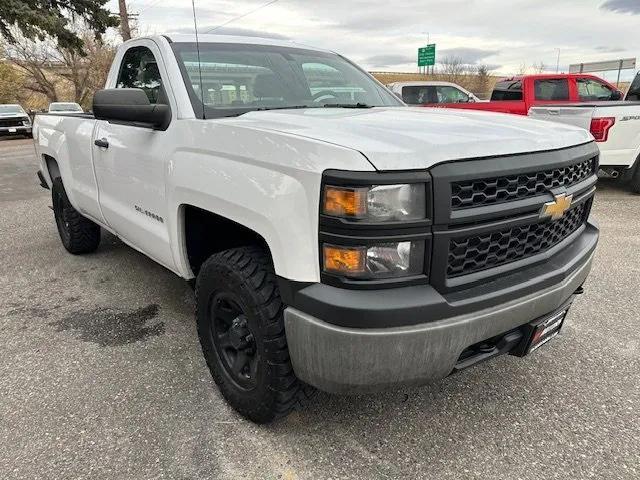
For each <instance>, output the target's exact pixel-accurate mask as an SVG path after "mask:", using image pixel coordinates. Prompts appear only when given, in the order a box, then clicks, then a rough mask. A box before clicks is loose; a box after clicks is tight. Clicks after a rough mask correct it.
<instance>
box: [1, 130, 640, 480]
mask: <svg viewBox="0 0 640 480" xmlns="http://www.w3.org/2000/svg"><path fill="white" fill-rule="evenodd" d="M36 168H37V167H36V161H35V157H34V152H33V147H32V145H31V141H28V140H0V255H1V257H0V258H1V259H2V267H1V268H0V478H2V479H39V480H43V479H76V478H78V479H79V478H83V479H84V478H86V479H92V480H96V479H124V478H136V479H138V478H140V479H160V478H162V479H165V478H166V479H191V478H234V479H235V478H259V479H263V478H264V479H277V478H283V479H308V478H319V479H329V478H334V479H338V478H340V479H342V478H361V479H372V478H433V479H476V478H477V479H542V478H544V479H556V478H557V479H585V478H597V479H622V478H628V479H637V478H640V360H639V353H640V320H639V315H638V302H640V299H639V296H638V292H639V291H640V258H639V257H640V255H639V252H640V221H639V219H640V197H637V196H633V195H631V194H630V193H628V192H627V191H625V190H624V189H623V188H621V187H620V186H618V185H616V184H614V183H605V184H603V185H601V186H600V191H599V192H598V196H597V201H596V205H595V210H594V215H595V217H596V218H597V220H598V221H599V222H600V226H601V229H602V238H601V243H600V247H599V252H598V257H597V261H596V264H595V269H594V271H593V274H592V276H591V277H590V280H589V281H588V283H587V285H586V295H583V296H582V297H581V298H579V299H578V300H577V302H576V304H575V305H574V307H573V309H572V311H571V313H570V315H569V318H568V324H567V326H566V327H565V329H564V332H563V334H562V335H561V336H560V337H559V338H558V339H557V340H555V341H553V342H551V343H550V344H549V345H548V346H546V347H544V348H542V349H540V350H539V351H538V352H536V353H535V354H534V355H533V356H532V357H530V358H529V359H527V360H520V359H516V358H513V357H503V358H500V359H498V360H496V361H493V362H490V363H487V364H483V365H480V366H478V367H476V368H473V369H470V370H467V371H465V372H463V373H461V374H459V375H456V376H454V377H449V378H447V379H445V380H443V381H440V382H438V383H435V384H433V385H430V386H427V387H423V388H419V389H406V390H399V391H394V392H388V393H385V394H381V395H376V396H359V397H335V396H329V395H325V394H320V395H318V396H317V397H316V399H315V401H314V403H313V404H312V405H311V406H310V408H308V409H307V410H305V411H304V412H300V413H295V414H293V415H291V416H290V417H288V418H287V419H285V420H284V421H281V422H279V423H276V424H273V425H270V426H266V427H261V426H256V425H253V424H251V423H249V422H247V421H245V420H243V419H242V418H240V417H239V416H238V415H236V414H235V413H234V411H232V410H231V409H230V408H229V407H227V406H226V404H225V402H224V401H223V400H222V398H221V396H220V395H219V394H218V391H217V390H216V388H215V385H214V383H213V381H212V380H211V377H210V375H209V372H208V370H207V368H206V365H205V362H204V360H203V358H202V356H201V353H200V347H199V344H198V340H197V336H196V329H195V322H194V318H193V308H194V307H193V294H192V291H191V290H190V288H189V286H188V285H187V284H186V283H185V282H184V281H182V280H181V279H179V278H177V277H176V276H174V275H173V274H172V273H170V272H169V271H166V270H164V269H163V268H162V267H160V266H158V265H156V264H155V263H153V262H152V261H151V260H149V259H147V258H146V257H144V256H143V255H141V254H139V253H137V252H136V251H134V250H132V249H131V248H129V247H127V246H125V245H124V244H123V243H121V242H120V241H119V240H117V239H116V238H114V237H113V236H105V237H104V239H103V243H102V245H101V247H100V249H99V250H98V252H97V253H96V254H93V255H88V256H84V257H75V256H72V255H69V254H67V253H66V252H65V251H64V249H63V247H62V245H61V244H60V241H59V239H58V234H57V232H56V229H55V225H54V221H53V214H52V212H51V211H50V210H49V208H47V207H48V205H49V204H50V199H49V196H48V191H45V190H43V189H41V188H40V187H39V186H38V185H37V183H36V179H35V176H34V172H35V170H36Z"/></svg>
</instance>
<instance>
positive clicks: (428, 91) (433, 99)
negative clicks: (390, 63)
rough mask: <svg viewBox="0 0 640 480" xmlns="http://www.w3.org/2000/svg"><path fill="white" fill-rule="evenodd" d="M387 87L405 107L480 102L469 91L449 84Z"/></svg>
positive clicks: (416, 84)
mask: <svg viewBox="0 0 640 480" xmlns="http://www.w3.org/2000/svg"><path fill="white" fill-rule="evenodd" d="M387 87H388V88H389V89H390V90H391V91H392V92H393V93H395V94H396V95H397V96H398V98H401V99H402V101H403V102H404V103H406V104H407V105H435V104H438V103H469V102H472V103H473V102H480V101H481V100H480V99H479V98H478V97H476V96H475V95H474V94H473V93H471V92H470V91H468V90H465V89H464V88H462V87H461V86H460V85H456V84H455V83H450V82H435V81H433V82H432V81H427V82H395V83H390V84H389V85H387Z"/></svg>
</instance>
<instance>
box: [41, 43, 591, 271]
mask: <svg viewBox="0 0 640 480" xmlns="http://www.w3.org/2000/svg"><path fill="white" fill-rule="evenodd" d="M174 40H179V41H193V40H195V39H194V38H193V37H191V36H179V37H175V38H174ZM200 40H201V42H207V41H210V42H230V43H233V42H245V43H259V44H265V43H266V44H274V45H285V46H300V45H297V44H292V43H291V42H283V41H278V40H271V39H267V40H265V39H255V38H242V37H225V36H217V35H216V36H201V38H200ZM139 45H143V46H146V47H148V48H149V49H151V51H152V52H153V54H154V55H155V57H156V59H157V62H158V65H159V69H160V72H161V74H162V78H163V81H164V83H165V88H166V92H167V97H168V100H169V103H170V106H171V111H172V121H171V124H170V126H169V128H168V129H167V130H166V131H155V130H151V129H145V128H139V127H136V126H131V125H117V124H114V123H109V122H106V121H97V120H95V119H93V118H91V117H90V116H82V115H78V116H54V115H46V114H43V115H38V117H37V121H36V128H35V131H34V137H35V138H36V141H35V143H36V149H37V152H38V155H39V156H40V158H41V162H42V171H43V173H44V175H45V178H46V181H47V182H48V183H49V185H51V178H50V177H49V176H48V170H47V162H46V156H49V157H52V158H54V159H55V160H56V161H57V163H58V164H59V167H60V171H61V174H62V178H63V181H64V184H65V189H66V190H67V193H68V196H69V200H70V201H71V203H72V205H73V206H74V207H75V208H76V209H77V210H78V211H80V212H81V213H82V214H84V215H86V216H87V217H89V218H91V219H92V220H94V221H95V222H96V223H98V224H99V225H101V226H102V227H104V228H106V229H107V230H109V231H111V232H113V233H115V234H116V235H118V236H119V237H120V238H121V239H122V240H123V241H125V242H126V243H127V244H129V245H131V246H132V247H134V248H136V249H138V250H139V251H141V252H143V253H144V254H146V255H148V256H149V257H151V258H153V259H154V260H156V261H157V262H159V263H160V264H162V265H164V266H165V267H166V268H168V269H170V270H172V271H173V272H175V273H176V274H178V275H180V276H182V277H184V278H192V277H193V272H192V271H191V268H190V266H189V261H188V259H187V252H186V246H185V241H184V238H183V235H184V229H183V223H182V222H183V218H182V217H181V214H182V209H183V208H182V207H183V206H184V205H192V206H196V207H199V208H202V209H205V210H207V211H211V212H214V213H216V214H218V215H221V216H223V217H226V218H229V219H233V220H234V221H236V222H238V223H241V224H242V225H244V226H246V227H248V228H250V229H252V230H254V231H255V232H257V233H258V234H259V235H261V236H262V237H263V238H264V239H265V241H266V242H267V244H268V245H269V247H270V250H271V254H272V257H273V261H274V265H275V268H276V272H277V274H278V275H280V276H282V277H285V278H288V279H290V280H296V281H302V282H317V281H319V279H320V272H319V262H318V255H317V249H318V209H319V198H320V182H321V177H322V173H323V172H324V171H325V170H327V169H340V170H350V171H374V170H376V169H377V170H410V169H426V168H429V167H431V166H433V165H436V164H438V163H441V162H447V161H453V160H460V159H469V158H482V157H488V156H497V155H507V154H517V153H525V152H535V151H546V150H553V149H559V148H564V147H570V146H575V145H579V144H583V143H586V142H589V141H591V137H590V135H589V134H588V132H585V131H584V130H582V129H579V128H575V127H571V126H560V125H557V124H556V125H550V124H549V123H546V122H535V121H532V120H530V119H523V118H521V117H519V116H515V115H503V114H495V113H486V112H473V111H460V110H443V109H429V108H408V107H398V108H374V109H366V110H354V109H337V108H327V109H302V110H279V111H258V112H251V113H247V114H244V115H241V116H238V117H234V118H222V119H207V120H201V119H197V118H196V115H195V114H194V111H193V107H192V105H191V103H190V101H189V96H188V93H187V90H186V87H185V85H184V81H183V79H182V76H181V74H180V71H179V68H178V63H177V60H176V58H175V55H174V53H173V51H172V50H171V47H170V44H169V42H168V40H167V38H165V37H161V36H154V37H150V38H141V39H135V40H132V41H129V42H126V43H125V44H124V45H122V46H121V47H120V49H119V51H118V53H117V55H116V58H115V60H114V63H113V66H112V68H111V70H110V73H109V76H108V80H107V84H106V87H107V88H114V87H115V86H116V79H117V76H118V71H119V65H120V63H121V60H122V57H123V55H124V52H125V51H126V50H127V49H128V48H130V47H133V46H139ZM390 127H393V128H390ZM97 139H106V140H107V141H108V142H109V145H110V147H109V149H108V150H104V149H101V148H99V147H97V146H95V145H94V141H95V140H97ZM293 238H295V242H292V241H291V239H293Z"/></svg>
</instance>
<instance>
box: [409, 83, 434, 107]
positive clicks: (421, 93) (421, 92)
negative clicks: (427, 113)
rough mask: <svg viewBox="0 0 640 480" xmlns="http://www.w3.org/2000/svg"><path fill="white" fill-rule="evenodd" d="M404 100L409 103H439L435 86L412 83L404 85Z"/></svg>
mask: <svg viewBox="0 0 640 480" xmlns="http://www.w3.org/2000/svg"><path fill="white" fill-rule="evenodd" d="M402 100H403V101H404V103H406V104H407V105H426V104H430V103H438V94H437V93H436V89H435V87H431V86H418V85H410V86H406V87H402Z"/></svg>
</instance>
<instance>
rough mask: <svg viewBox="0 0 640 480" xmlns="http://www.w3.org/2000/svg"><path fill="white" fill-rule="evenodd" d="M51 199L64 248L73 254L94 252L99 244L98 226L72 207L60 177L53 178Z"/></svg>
mask: <svg viewBox="0 0 640 480" xmlns="http://www.w3.org/2000/svg"><path fill="white" fill-rule="evenodd" d="M51 199H52V202H53V214H54V216H55V219H56V226H57V227H58V234H59V235H60V240H61V241H62V245H64V248H66V249H67V251H68V252H69V253H73V254H74V255H80V254H82V253H90V252H94V251H95V250H96V249H97V248H98V245H99V244H100V226H99V225H96V224H95V223H94V222H92V221H91V220H89V219H88V218H85V217H83V216H82V215H80V213H78V211H77V210H76V209H75V208H73V206H72V205H71V203H70V202H69V198H68V197H67V192H66V191H65V189H64V185H63V184H62V178H60V177H57V178H55V179H54V180H53V185H52V186H51Z"/></svg>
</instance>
